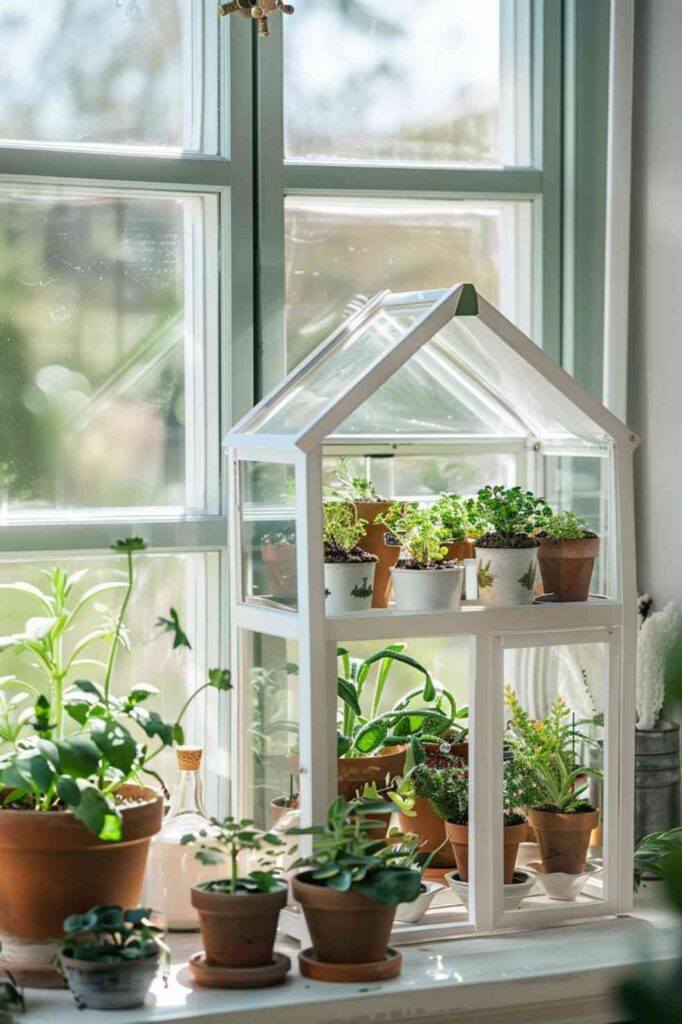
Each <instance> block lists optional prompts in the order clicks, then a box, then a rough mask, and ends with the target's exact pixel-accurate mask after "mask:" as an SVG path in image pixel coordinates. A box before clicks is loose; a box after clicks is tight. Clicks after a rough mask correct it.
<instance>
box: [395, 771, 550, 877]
mask: <svg viewBox="0 0 682 1024" xmlns="http://www.w3.org/2000/svg"><path fill="white" fill-rule="evenodd" d="M412 785H413V787H414V795H415V797H421V798H422V799H426V800H428V801H429V802H430V804H431V806H432V807H433V809H434V810H435V811H436V813H437V814H438V815H440V817H441V818H442V819H443V821H444V822H445V833H446V835H447V837H448V839H449V841H450V843H451V845H452V848H453V851H454V854H455V860H456V863H457V871H458V874H459V881H461V882H468V880H469V765H468V764H467V762H466V761H463V760H461V759H459V758H456V759H455V760H454V761H453V763H452V764H451V765H450V766H449V767H447V768H437V769H435V770H433V769H431V768H430V767H429V766H428V765H427V764H420V765H417V767H416V768H415V770H414V773H413V775H412ZM502 793H503V809H502V823H503V825H504V832H503V835H504V884H505V885H511V884H513V881H514V868H515V865H516V855H517V851H518V848H519V843H521V842H523V841H524V839H525V837H526V818H525V816H524V815H523V814H522V813H521V811H520V808H522V807H525V806H527V805H528V803H531V802H532V801H533V799H534V798H535V796H536V795H537V793H538V787H537V785H536V782H535V778H534V776H533V773H532V772H531V771H529V770H528V768H527V767H526V766H525V765H524V764H523V762H522V761H520V760H518V759H516V758H510V759H508V760H505V762H504V774H503V790H502Z"/></svg>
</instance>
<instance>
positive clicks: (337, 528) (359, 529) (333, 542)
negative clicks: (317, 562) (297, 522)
mask: <svg viewBox="0 0 682 1024" xmlns="http://www.w3.org/2000/svg"><path fill="white" fill-rule="evenodd" d="M323 511H324V523H323V527H322V536H323V540H324V553H325V559H326V560H327V561H337V562H343V561H346V560H347V559H348V558H349V556H351V555H357V554H360V553H361V549H360V546H359V545H360V541H361V540H362V538H363V537H364V536H365V527H366V526H367V520H366V519H359V518H358V515H357V513H356V511H355V508H354V506H353V505H347V504H344V503H343V502H336V501H327V502H325V503H324V506H323ZM367 557H370V556H367Z"/></svg>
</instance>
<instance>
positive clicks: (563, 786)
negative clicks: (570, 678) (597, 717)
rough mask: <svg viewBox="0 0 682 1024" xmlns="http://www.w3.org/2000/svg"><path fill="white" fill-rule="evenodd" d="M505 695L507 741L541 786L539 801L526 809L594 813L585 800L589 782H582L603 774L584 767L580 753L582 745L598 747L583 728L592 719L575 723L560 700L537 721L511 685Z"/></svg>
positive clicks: (506, 688)
mask: <svg viewBox="0 0 682 1024" xmlns="http://www.w3.org/2000/svg"><path fill="white" fill-rule="evenodd" d="M504 696H505V703H506V704H507V706H508V707H509V709H510V711H511V720H510V722H509V735H508V742H509V744H510V745H511V747H512V749H513V750H514V756H515V759H517V760H518V761H520V762H521V763H522V764H524V765H526V766H527V767H528V768H529V769H530V770H532V772H533V773H534V775H535V779H536V782H537V784H538V786H539V793H538V796H537V798H536V799H535V801H534V802H533V803H532V804H528V805H527V806H532V807H534V808H537V809H540V810H550V811H558V812H562V813H577V812H579V811H587V810H593V808H592V805H591V804H590V803H589V801H588V800H586V799H584V798H583V793H584V792H585V791H586V789H587V783H586V782H580V781H579V780H581V779H582V778H584V777H585V776H587V775H591V776H592V777H594V778H601V777H602V774H603V773H602V772H600V771H598V770H597V769H595V768H590V767H588V766H587V765H584V764H581V763H580V760H579V758H578V752H577V751H578V748H579V746H580V745H581V744H587V745H595V743H594V741H593V740H591V739H590V738H589V737H588V736H586V735H585V734H584V733H583V732H582V731H581V729H580V727H581V726H583V725H587V724H590V725H591V724H592V720H591V719H580V720H578V721H576V720H575V718H574V716H573V715H572V714H571V710H570V708H569V707H568V705H567V704H566V703H565V702H564V700H563V699H562V698H561V697H557V699H556V700H555V702H554V704H553V705H552V707H551V708H550V711H549V714H548V715H547V717H546V718H545V719H543V720H542V721H536V720H534V719H532V718H531V717H530V715H529V714H528V713H527V712H526V711H525V710H524V708H523V707H522V705H521V702H520V700H519V698H518V696H517V695H516V693H515V692H514V690H513V689H512V687H511V686H509V685H507V686H505V690H504Z"/></svg>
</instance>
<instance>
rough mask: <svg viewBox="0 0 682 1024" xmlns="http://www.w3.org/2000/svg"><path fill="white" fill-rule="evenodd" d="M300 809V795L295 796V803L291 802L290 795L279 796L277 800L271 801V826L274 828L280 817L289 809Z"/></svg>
mask: <svg viewBox="0 0 682 1024" xmlns="http://www.w3.org/2000/svg"><path fill="white" fill-rule="evenodd" d="M297 810H298V797H297V796H295V797H294V800H293V803H289V797H288V796H278V797H277V799H276V800H271V801H270V827H271V828H273V827H274V826H275V825H276V824H277V822H278V821H279V820H280V818H283V817H284V815H285V814H287V813H288V812H289V811H297Z"/></svg>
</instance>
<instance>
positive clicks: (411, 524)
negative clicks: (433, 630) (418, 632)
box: [378, 502, 464, 611]
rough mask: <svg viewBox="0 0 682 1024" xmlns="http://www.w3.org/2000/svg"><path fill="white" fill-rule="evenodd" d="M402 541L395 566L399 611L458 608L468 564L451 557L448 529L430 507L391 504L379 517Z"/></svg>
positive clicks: (394, 580) (394, 585) (396, 600)
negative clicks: (464, 564) (448, 554)
mask: <svg viewBox="0 0 682 1024" xmlns="http://www.w3.org/2000/svg"><path fill="white" fill-rule="evenodd" d="M378 521H379V522H381V523H382V524H383V525H384V526H385V527H386V528H387V530H388V531H389V533H390V535H391V537H392V538H393V539H394V541H395V542H397V544H399V545H400V548H401V555H400V558H399V559H398V561H397V563H396V565H395V567H394V568H393V569H391V575H392V577H393V591H394V594H395V602H396V607H397V608H398V610H399V611H436V610H442V609H448V608H458V607H459V605H460V602H461V599H462V584H463V582H464V566H463V565H461V564H458V563H455V562H451V561H447V560H446V555H447V553H448V549H447V547H446V545H445V541H446V540H447V539H449V538H448V537H447V531H446V530H445V529H444V527H443V525H442V524H441V522H440V520H439V519H438V518H437V517H435V516H433V515H432V513H431V510H430V509H425V508H420V507H419V505H418V504H417V503H416V502H409V503H407V504H406V505H400V504H394V505H391V507H390V508H389V510H388V512H386V513H384V514H383V515H381V516H379V517H378Z"/></svg>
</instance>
